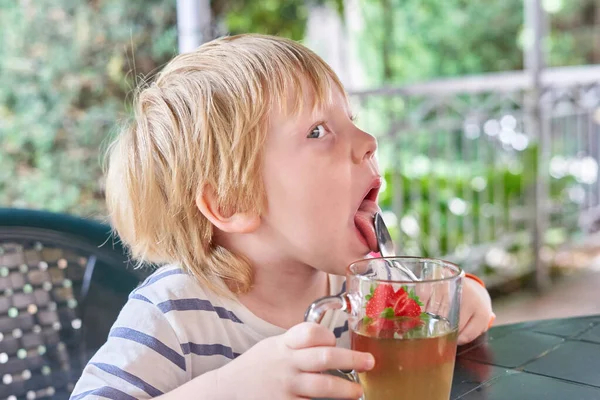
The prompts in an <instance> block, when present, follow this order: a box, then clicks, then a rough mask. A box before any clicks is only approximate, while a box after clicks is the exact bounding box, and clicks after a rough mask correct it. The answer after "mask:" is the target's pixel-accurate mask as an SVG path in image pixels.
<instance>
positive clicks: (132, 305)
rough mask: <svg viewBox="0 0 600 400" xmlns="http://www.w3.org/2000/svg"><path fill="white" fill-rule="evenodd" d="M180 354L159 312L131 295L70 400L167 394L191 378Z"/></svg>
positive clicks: (173, 337)
mask: <svg viewBox="0 0 600 400" xmlns="http://www.w3.org/2000/svg"><path fill="white" fill-rule="evenodd" d="M184 350H185V349H183V348H182V345H181V344H180V340H179V338H178V337H177V334H176V333H175V331H174V330H173V327H172V326H171V324H170V323H169V321H168V320H167V318H165V315H164V314H163V312H162V311H161V310H160V309H159V308H158V307H157V306H156V305H154V304H153V303H152V302H151V301H150V300H149V299H147V298H146V297H144V296H143V295H141V294H139V293H136V292H134V293H132V295H131V296H130V298H129V301H128V302H127V304H126V305H125V306H124V307H123V309H122V310H121V312H120V314H119V317H118V318H117V321H116V322H115V324H114V325H113V327H112V329H111V331H110V334H109V337H108V340H107V342H106V343H105V344H104V345H103V346H102V347H101V348H100V349H99V350H98V352H97V353H96V354H95V355H94V357H92V359H91V360H90V362H89V363H88V365H87V366H86V367H85V369H84V370H83V374H82V376H81V378H80V379H79V381H78V382H77V385H76V386H75V389H74V390H73V394H72V396H71V400H81V399H85V400H88V399H96V398H110V399H119V400H121V399H123V400H133V399H150V398H153V397H157V396H160V395H162V394H164V393H167V392H169V391H171V390H173V389H175V388H177V387H178V386H181V385H182V384H184V383H185V382H187V381H188V380H189V379H190V377H191V374H190V373H189V366H188V365H187V364H188V362H187V361H186V357H185V355H184V354H185V353H184Z"/></svg>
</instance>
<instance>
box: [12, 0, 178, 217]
mask: <svg viewBox="0 0 600 400" xmlns="http://www.w3.org/2000/svg"><path fill="white" fill-rule="evenodd" d="M175 53H176V29H175V1H174V0H170V1H162V0H151V1H146V2H144V7H140V6H139V3H136V2H126V1H114V0H104V1H103V0H98V1H93V2H72V1H66V0H63V1H56V0H52V1H51V0H39V1H36V2H35V6H34V5H33V4H29V2H26V1H21V2H15V1H5V2H3V3H2V4H1V12H0V147H1V148H2V153H1V154H0V204H2V205H5V206H20V207H32V208H44V209H50V210H53V211H67V212H70V213H74V214H84V215H96V214H98V213H102V211H103V208H104V206H103V201H102V197H103V193H102V178H101V167H100V166H101V163H100V159H101V155H102V149H103V147H104V146H105V144H106V142H107V140H108V139H109V137H110V135H111V132H113V131H114V128H115V124H116V122H117V121H118V120H119V119H121V118H123V117H124V116H126V112H125V99H126V97H127V96H128V94H129V93H130V91H131V89H132V88H133V87H134V86H135V83H136V80H138V79H140V78H139V76H138V75H144V74H147V73H149V72H151V71H153V70H154V69H156V68H157V67H158V66H159V65H161V64H162V63H164V62H165V61H166V60H168V59H169V58H170V57H171V56H172V55H173V54H175Z"/></svg>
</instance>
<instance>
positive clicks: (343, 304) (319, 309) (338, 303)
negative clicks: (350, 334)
mask: <svg viewBox="0 0 600 400" xmlns="http://www.w3.org/2000/svg"><path fill="white" fill-rule="evenodd" d="M330 310H340V311H344V312H345V313H350V312H351V311H352V305H351V304H350V299H349V298H348V293H347V292H343V293H341V294H338V295H335V296H327V297H321V298H320V299H317V300H316V301H315V302H314V303H312V304H311V305H310V306H309V307H308V310H306V314H304V321H306V322H315V323H317V324H320V323H321V321H322V320H323V317H324V316H325V313H326V312H327V311H330Z"/></svg>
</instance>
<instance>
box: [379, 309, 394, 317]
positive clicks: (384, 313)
mask: <svg viewBox="0 0 600 400" xmlns="http://www.w3.org/2000/svg"><path fill="white" fill-rule="evenodd" d="M379 317H381V318H385V319H394V318H395V317H396V314H395V313H394V309H393V308H392V307H386V308H385V309H384V310H383V311H382V312H381V314H379Z"/></svg>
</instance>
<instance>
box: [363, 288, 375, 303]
mask: <svg viewBox="0 0 600 400" xmlns="http://www.w3.org/2000/svg"><path fill="white" fill-rule="evenodd" d="M374 295H375V285H371V292H370V293H369V294H368V295H366V296H365V299H366V300H367V301H369V300H371V299H372V298H373V296H374Z"/></svg>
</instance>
